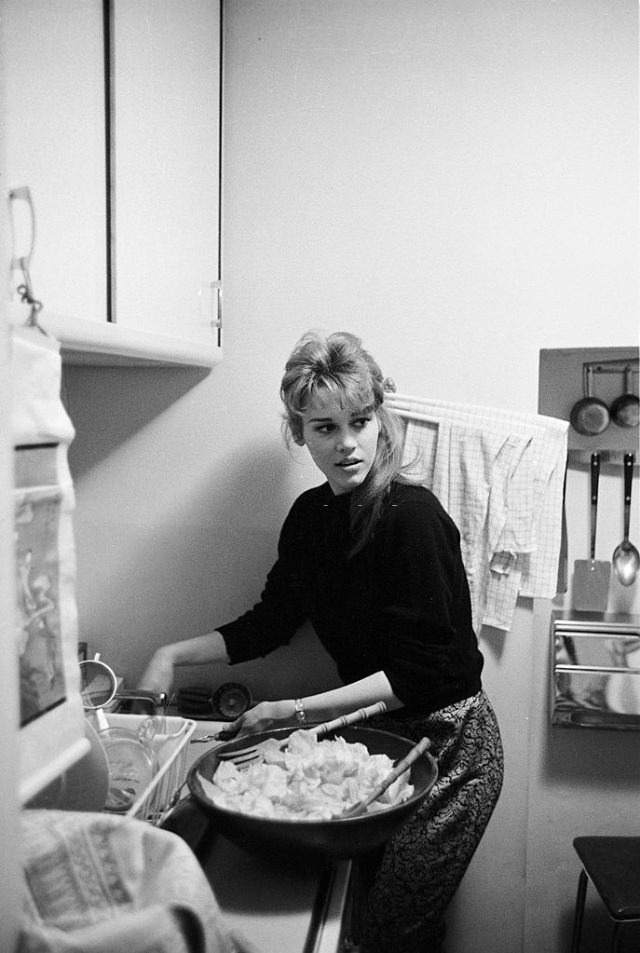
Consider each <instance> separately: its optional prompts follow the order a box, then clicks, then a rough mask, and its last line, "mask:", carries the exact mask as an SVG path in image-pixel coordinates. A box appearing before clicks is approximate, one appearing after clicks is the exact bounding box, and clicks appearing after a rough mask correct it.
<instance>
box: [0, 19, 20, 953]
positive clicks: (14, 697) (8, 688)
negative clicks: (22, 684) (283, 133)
mask: <svg viewBox="0 0 640 953" xmlns="http://www.w3.org/2000/svg"><path fill="white" fill-rule="evenodd" d="M1 31H2V21H1V18H0V33H1ZM0 46H2V43H1V35H0ZM3 80H4V75H3V69H2V63H0V115H2V114H3V105H4V100H3V90H4V87H5V83H4V81H3ZM4 160H5V140H4V135H3V131H2V126H1V125H0V169H4V168H5V165H6V163H5V161H4ZM0 187H1V188H2V190H3V192H4V188H5V183H4V182H3V181H2V176H1V175H0ZM9 248H10V234H9V228H8V222H7V220H6V216H2V218H0V261H2V262H7V261H8V260H9V257H10V253H9ZM5 277H6V276H5ZM8 297H9V289H8V286H5V287H3V289H2V291H0V420H1V421H2V424H1V425H0V660H1V664H0V698H1V699H2V731H1V732H0V765H1V766H2V770H0V805H1V806H2V808H1V810H2V813H1V821H0V857H1V858H2V862H1V863H0V950H2V951H3V953H5V951H6V953H13V950H14V949H15V948H16V946H17V940H18V930H19V920H20V893H21V880H20V877H21V868H20V845H19V805H18V783H19V770H18V726H19V724H20V719H19V711H18V705H19V700H18V692H19V678H18V643H17V637H16V614H15V611H16V590H15V578H16V577H15V565H14V552H13V546H14V532H13V521H14V512H13V497H12V490H13V451H12V446H11V428H10V426H9V413H10V399H11V387H10V377H9V374H10V351H9V348H10V337H9V317H8V307H7V304H8Z"/></svg>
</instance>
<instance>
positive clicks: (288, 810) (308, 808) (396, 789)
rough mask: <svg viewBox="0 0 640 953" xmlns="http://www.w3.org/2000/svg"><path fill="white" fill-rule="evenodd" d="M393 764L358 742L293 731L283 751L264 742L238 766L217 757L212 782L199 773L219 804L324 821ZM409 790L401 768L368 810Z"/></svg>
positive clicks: (349, 804) (370, 788) (360, 795)
mask: <svg viewBox="0 0 640 953" xmlns="http://www.w3.org/2000/svg"><path fill="white" fill-rule="evenodd" d="M392 768H393V761H392V760H391V759H390V758H389V757H387V755H386V754H369V751H368V750H367V748H366V747H365V745H363V744H361V743H359V742H358V743H356V744H350V743H349V742H347V741H345V740H344V738H341V737H338V738H336V739H335V740H331V741H328V740H324V741H319V740H318V739H317V738H316V736H315V735H314V734H313V733H312V732H310V731H294V732H293V734H291V735H290V736H289V739H288V744H287V746H286V748H285V749H284V750H282V749H280V748H279V746H278V743H277V742H276V741H275V740H274V741H271V740H269V741H267V742H266V744H265V750H264V760H263V761H262V762H253V763H251V764H250V765H249V766H248V767H247V766H245V767H240V768H238V767H236V765H234V764H232V762H230V761H221V762H220V764H219V765H218V768H217V769H216V771H215V774H214V776H213V781H208V780H207V779H206V778H204V777H202V776H200V782H201V784H202V787H203V789H204V790H205V792H206V794H207V795H208V797H210V798H211V800H212V801H213V803H214V804H216V805H217V806H218V807H222V808H227V809H230V810H233V811H240V812H241V813H243V814H252V815H255V816H257V817H272V818H284V819H289V820H328V819H329V818H331V817H333V816H334V815H336V814H341V813H342V812H343V811H345V810H347V809H348V808H349V807H352V806H353V805H354V804H356V803H357V802H358V801H360V800H362V799H363V798H366V797H367V795H368V794H370V793H371V792H372V791H373V789H374V788H375V787H376V785H378V784H379V783H380V782H381V781H383V780H384V778H385V777H386V776H387V775H388V774H389V772H390V771H391V770H392ZM412 793H413V785H412V784H410V783H409V781H408V772H406V773H405V774H403V775H402V776H401V777H400V778H398V779H397V780H396V781H394V783H393V784H392V785H391V786H390V787H389V788H387V790H386V791H385V792H384V794H382V795H381V796H380V798H379V799H378V800H376V801H375V802H374V803H373V804H371V805H370V806H369V808H368V810H369V811H374V810H380V809H381V808H385V807H389V806H390V805H391V804H398V803H400V802H401V801H405V800H406V799H407V798H408V797H410V795H411V794H412Z"/></svg>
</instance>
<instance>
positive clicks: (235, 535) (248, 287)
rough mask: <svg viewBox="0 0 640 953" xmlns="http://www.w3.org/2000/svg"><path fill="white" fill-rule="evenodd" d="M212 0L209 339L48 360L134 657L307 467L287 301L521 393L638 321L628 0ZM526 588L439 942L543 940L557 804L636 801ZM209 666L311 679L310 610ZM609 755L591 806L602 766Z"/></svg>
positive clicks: (246, 592)
mask: <svg viewBox="0 0 640 953" xmlns="http://www.w3.org/2000/svg"><path fill="white" fill-rule="evenodd" d="M225 15H226V49H225V125H224V134H225V151H224V154H225V166H224V183H225V194H224V229H223V233H224V239H225V241H224V281H225V311H226V319H225V321H226V329H225V356H224V360H223V363H222V364H221V365H220V366H219V367H217V368H215V369H214V370H213V371H212V373H211V374H210V375H203V374H201V373H200V372H196V371H193V372H192V371H188V370H184V369H182V370H179V369H174V370H169V369H154V370H144V371H140V370H126V369H120V370H109V369H70V370H69V371H68V372H67V373H66V399H67V403H68V406H69V410H70V413H71V416H72V418H73V420H74V423H75V425H76V428H77V434H78V435H77V438H76V442H75V444H74V446H73V447H72V453H71V465H72V468H73V470H74V475H75V477H76V481H77V486H76V488H77V536H78V564H79V565H78V573H79V578H78V586H79V612H80V624H81V628H82V635H83V637H84V638H86V639H88V641H89V642H90V645H91V647H92V648H93V649H95V650H100V651H102V653H103V657H104V658H106V659H108V660H109V661H111V662H112V663H113V664H114V665H115V666H116V668H118V670H119V671H121V672H123V673H124V674H125V675H127V677H128V678H129V679H130V680H131V681H132V682H135V679H136V678H137V676H138V675H139V673H140V671H141V670H142V667H143V666H144V663H145V661H146V659H147V658H148V656H149V655H150V653H151V652H152V650H153V648H154V647H155V646H157V645H159V644H161V643H162V642H165V641H167V640H172V639H175V638H177V637H183V636H188V635H192V634H196V633H200V632H201V631H206V630H208V629H210V628H211V627H212V626H213V625H215V624H216V623H219V622H221V621H225V620H227V619H228V618H230V617H232V616H233V615H234V614H235V613H236V612H238V611H241V610H243V609H244V608H246V607H247V605H248V604H250V603H251V601H252V600H253V599H254V598H256V597H257V595H258V594H259V591H260V588H261V585H262V581H263V578H264V573H265V571H266V570H267V569H268V567H269V565H270V563H271V561H272V559H273V556H274V553H275V544H276V537H277V532H278V529H279V526H280V523H281V520H282V518H283V516H284V514H285V513H286V511H287V508H288V506H289V505H290V502H291V500H292V498H293V497H294V496H295V495H296V494H297V493H298V492H299V491H300V490H301V489H303V488H305V487H306V486H308V485H310V484H311V483H312V482H314V481H315V480H316V477H315V474H314V472H313V471H312V468H311V466H310V465H309V463H308V462H307V461H306V460H305V458H304V456H303V455H301V454H299V453H298V452H296V453H294V454H293V455H289V454H288V452H287V451H286V450H284V449H283V445H282V442H281V438H280V433H279V426H280V418H279V414H280V407H279V401H278V397H277V390H278V384H279V379H280V376H281V372H282V367H283V364H284V360H285V358H286V356H287V354H288V352H289V351H290V349H291V347H292V345H293V344H294V342H295V340H296V339H297V337H298V336H299V335H300V334H301V333H302V332H303V331H305V330H306V329H307V328H308V327H311V326H324V327H328V328H330V329H338V328H345V329H350V330H353V331H355V332H357V333H360V334H361V335H362V336H363V337H364V339H365V342H366V343H367V344H368V345H369V346H370V348H371V350H372V352H373V353H374V354H375V355H376V356H377V357H378V358H379V360H380V362H381V363H382V365H383V369H384V370H385V373H387V374H389V375H390V376H392V377H394V378H395V380H396V382H397V384H398V388H399V389H400V390H402V391H406V392H416V393H421V394H429V395H431V396H436V397H447V398H454V399H458V400H461V401H471V402H476V403H482V404H488V405H493V406H497V407H501V406H511V407H513V408H515V409H518V410H522V411H530V412H535V411H536V410H537V406H538V395H537V374H538V352H539V350H540V349H541V348H553V347H600V346H608V347H611V346H628V345H630V344H633V343H636V342H637V334H638V331H637V303H638V302H637V290H638V289H637V276H636V272H637V263H636V257H635V256H636V248H637V245H636V238H637V186H636V164H637V149H636V144H637V88H636V87H637V9H636V3H635V0H483V2H477V0H430V2H429V3H425V2H424V0H341V2H333V0H230V2H227V4H226V14H225ZM583 476H584V474H579V475H578V479H579V480H580V479H581V478H582V477H583ZM582 518H584V513H583V514H582V515H581V516H580V519H582ZM619 528H620V523H619V517H618V514H617V512H616V513H615V514H614V515H612V517H611V530H610V532H611V535H612V538H613V537H615V538H616V540H617V538H621V536H620V534H619V532H618V530H619ZM635 533H636V537H637V538H638V537H640V533H639V532H638V527H637V524H636V527H635ZM572 558H573V556H572ZM548 609H549V607H543V609H542V610H541V614H540V615H538V614H536V615H534V613H533V611H532V607H531V605H530V604H523V605H522V606H520V607H519V609H518V614H517V619H516V622H515V625H514V628H513V631H512V632H511V633H509V634H508V635H506V636H502V635H500V634H499V633H496V632H484V633H483V636H482V647H483V650H484V652H485V656H486V659H487V665H486V684H487V687H488V689H489V692H490V694H491V696H492V698H493V700H494V703H495V705H496V708H497V710H498V714H499V717H500V720H501V724H502V729H503V734H504V741H505V748H506V753H507V777H506V781H505V788H504V792H503V795H502V798H501V801H500V804H499V806H498V809H497V811H496V814H495V816H494V821H493V822H492V825H491V826H490V829H489V831H488V833H487V836H486V838H485V841H484V843H483V845H482V847H481V850H480V852H479V854H478V855H477V857H476V858H475V860H474V863H473V866H472V868H471V870H470V872H469V875H468V877H467V879H466V881H465V884H464V885H463V888H462V890H461V893H460V895H459V897H458V899H457V901H456V904H455V909H454V915H453V917H452V925H451V943H450V953H479V951H483V953H484V951H487V953H488V951H491V953H518V951H520V953H559V951H560V950H561V949H566V948H567V930H568V917H569V912H570V910H571V907H572V904H573V897H574V889H575V884H574V875H577V870H576V866H575V862H574V859H573V857H572V850H571V840H570V839H571V836H572V832H573V830H574V828H580V830H578V832H582V827H583V826H584V824H586V825H588V826H589V829H592V828H593V825H594V823H595V820H597V819H599V818H602V817H603V815H608V816H609V817H610V821H607V823H612V824H613V823H616V822H617V821H618V820H619V821H620V823H621V824H622V825H623V826H624V825H630V824H631V819H632V818H633V817H635V797H634V796H633V795H632V793H631V792H632V788H633V784H634V783H635V782H636V781H637V780H638V779H640V766H638V765H637V761H634V757H635V756H634V754H633V752H635V750H636V749H637V742H636V741H635V739H634V737H633V735H632V737H631V739H629V737H626V738H616V740H615V743H614V744H613V745H612V744H611V733H607V732H605V733H604V734H602V733H601V734H600V735H599V736H597V737H594V733H588V740H585V738H586V737H587V736H585V735H584V734H580V733H578V735H575V733H574V734H571V733H570V734H569V735H567V736H566V737H564V738H562V739H558V737H557V735H554V734H552V733H551V732H550V731H549V729H548V727H547V723H546V714H545V711H546V709H545V706H546V697H545V692H546V669H545V665H546V649H547V620H546V617H545V612H546V613H548ZM635 611H638V610H637V608H635ZM229 674H230V675H231V676H232V677H233V678H239V679H241V680H244V681H246V682H247V683H248V684H250V685H251V687H252V688H253V690H254V692H255V693H256V694H257V695H266V696H270V695H271V696H275V695H277V694H279V693H281V692H284V693H286V694H287V695H292V694H294V692H298V691H307V690H311V689H315V688H319V687H322V686H323V685H325V684H330V683H331V682H332V681H333V679H334V675H333V670H332V667H331V666H330V665H328V664H327V663H326V659H325V658H324V656H323V653H322V651H321V650H320V649H318V648H317V646H316V645H315V643H314V642H313V641H312V640H310V639H308V638H305V637H302V638H297V639H296V640H295V645H294V647H293V651H280V652H278V653H276V654H275V656H274V657H272V658H270V659H269V660H267V662H266V663H260V664H255V665H249V666H242V667H240V668H238V669H235V670H233V671H232V672H231V673H225V677H228V676H229ZM181 677H182V683H183V684H184V683H188V682H191V683H194V682H200V683H202V682H203V681H206V680H207V678H211V679H214V680H215V679H217V680H218V681H219V680H220V675H219V674H215V673H203V672H196V671H193V670H186V671H184V672H183V673H182V674H181ZM581 745H584V751H585V753H586V752H588V753H589V755H590V758H591V760H590V765H591V767H590V769H589V772H588V774H587V775H585V773H584V759H583V757H582V748H581ZM567 746H568V747H570V748H571V749H572V750H573V751H574V757H573V758H572V759H571V760H570V766H569V768H568V770H567V772H565V773H562V772H560V774H559V773H558V770H559V769H558V760H557V759H558V751H559V750H560V749H563V748H564V747H567ZM604 752H615V756H614V755H609V756H608V757H607V758H605V760H604V761H603V765H604V766H605V767H604V769H603V771H602V772H600V771H598V769H597V765H598V763H599V761H600V760H601V759H602V757H604ZM622 762H624V763H625V765H626V767H625V769H624V770H625V771H626V772H627V775H626V776H627V778H628V779H629V780H628V782H627V785H623V787H622V788H621V789H620V791H619V793H618V795H616V800H615V817H613V816H612V815H610V807H609V805H610V800H609V798H610V795H611V783H610V781H609V779H608V777H607V776H606V769H608V768H610V767H611V766H612V763H613V764H614V765H615V764H617V765H620V764H621V763H622ZM594 765H595V767H594ZM620 770H622V769H620ZM583 822H584V823H583ZM550 871H551V873H550ZM541 899H542V900H544V905H543V906H542V907H541V906H540V905H539V903H538V901H540V900H541Z"/></svg>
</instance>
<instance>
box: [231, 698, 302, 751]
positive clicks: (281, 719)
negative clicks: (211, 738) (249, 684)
mask: <svg viewBox="0 0 640 953" xmlns="http://www.w3.org/2000/svg"><path fill="white" fill-rule="evenodd" d="M295 725H296V708H295V702H294V701H293V699H283V700H281V701H275V702H259V703H258V704H257V705H255V706H254V707H253V708H250V709H249V711H245V713H244V714H243V715H240V717H239V718H236V720H235V721H232V722H231V724H230V725H229V726H228V727H226V728H223V729H222V731H219V732H218V738H220V740H221V741H228V740H229V739H230V738H243V737H244V736H245V735H255V734H257V733H258V732H259V731H268V730H269V729H270V728H290V727H292V726H295Z"/></svg>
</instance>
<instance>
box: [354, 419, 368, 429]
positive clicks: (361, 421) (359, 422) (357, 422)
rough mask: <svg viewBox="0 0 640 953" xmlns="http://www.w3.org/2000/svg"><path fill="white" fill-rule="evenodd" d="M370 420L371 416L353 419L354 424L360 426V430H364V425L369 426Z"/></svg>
mask: <svg viewBox="0 0 640 953" xmlns="http://www.w3.org/2000/svg"><path fill="white" fill-rule="evenodd" d="M370 420H371V417H358V419H357V420H354V421H353V424H354V426H355V427H358V428H359V429H360V430H362V429H363V427H366V426H367V424H368V423H369V421H370Z"/></svg>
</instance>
